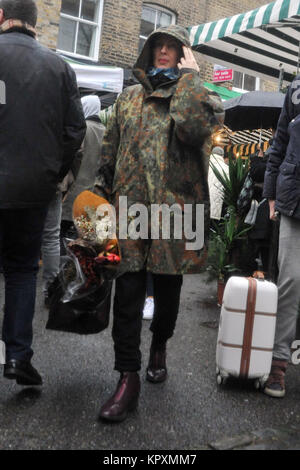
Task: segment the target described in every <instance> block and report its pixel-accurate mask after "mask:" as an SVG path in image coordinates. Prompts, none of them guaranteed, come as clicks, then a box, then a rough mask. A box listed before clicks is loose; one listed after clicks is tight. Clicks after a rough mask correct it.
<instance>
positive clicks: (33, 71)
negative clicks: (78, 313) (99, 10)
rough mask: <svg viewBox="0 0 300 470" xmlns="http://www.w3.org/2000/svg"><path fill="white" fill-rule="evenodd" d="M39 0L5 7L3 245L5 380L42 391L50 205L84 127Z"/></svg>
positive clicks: (1, 43)
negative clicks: (39, 295) (44, 246)
mask: <svg viewBox="0 0 300 470" xmlns="http://www.w3.org/2000/svg"><path fill="white" fill-rule="evenodd" d="M36 20H37V8H36V4H35V2H34V1H33V0H0V85H1V87H0V92H1V96H0V102H1V104H0V127H1V133H0V246H1V247H2V248H1V254H2V259H3V270H4V277H5V312H4V322H3V329H2V339H3V341H4V343H5V346H6V364H5V366H4V376H5V377H6V378H8V379H14V380H16V381H17V383H18V384H20V385H40V384H41V383H42V379H41V377H40V375H39V373H38V372H37V371H36V369H34V367H33V366H32V365H31V362H30V361H31V357H32V355H33V351H32V349H31V344H32V319H33V315H34V303H35V291H36V275H37V271H38V260H39V255H40V248H41V239H42V232H43V225H44V220H45V217H46V213H47V206H48V203H49V202H50V200H51V199H52V197H53V196H54V193H55V191H56V188H57V184H58V182H59V181H61V180H62V178H63V177H64V176H65V174H66V173H67V171H68V170H69V168H70V166H71V163H72V161H73V158H74V155H75V152H76V151H77V150H78V148H79V147H80V145H81V142H82V140H83V138H84V134H85V121H84V116H83V112H82V106H81V102H80V96H79V93H78V88H77V84H76V78H75V74H74V72H73V71H72V69H71V68H70V67H69V66H68V65H67V64H66V63H65V62H64V61H63V60H62V59H61V58H60V57H58V56H57V55H56V54H55V53H53V52H51V51H50V50H48V49H47V48H45V47H43V46H41V45H40V44H39V43H38V42H37V41H36V40H35V29H34V28H35V25H36Z"/></svg>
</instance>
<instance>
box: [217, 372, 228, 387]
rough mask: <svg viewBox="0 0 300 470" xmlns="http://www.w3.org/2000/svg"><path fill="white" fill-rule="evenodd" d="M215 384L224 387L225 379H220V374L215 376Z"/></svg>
mask: <svg viewBox="0 0 300 470" xmlns="http://www.w3.org/2000/svg"><path fill="white" fill-rule="evenodd" d="M216 378H217V384H218V385H224V384H225V382H226V377H222V375H221V374H217V377H216Z"/></svg>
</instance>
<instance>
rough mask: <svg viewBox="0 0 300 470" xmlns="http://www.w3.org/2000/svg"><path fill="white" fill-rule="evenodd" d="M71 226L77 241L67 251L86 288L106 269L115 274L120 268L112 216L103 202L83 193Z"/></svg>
mask: <svg viewBox="0 0 300 470" xmlns="http://www.w3.org/2000/svg"><path fill="white" fill-rule="evenodd" d="M73 222H74V225H75V227H76V229H77V232H78V235H79V238H78V239H77V240H74V241H71V242H69V243H68V248H69V250H71V251H72V252H73V254H74V255H75V256H76V258H77V259H78V261H79V264H80V267H81V269H82V271H83V274H84V275H85V277H86V283H85V285H86V287H88V286H89V285H90V284H97V281H98V280H99V278H101V277H102V276H105V273H107V269H111V270H114V271H116V268H117V267H118V265H119V264H120V261H121V254H120V248H119V244H118V240H117V238H116V234H115V214H114V211H113V208H112V206H111V205H110V204H109V203H108V201H107V200H106V199H104V198H102V197H100V196H97V195H96V194H94V193H92V192H90V191H83V192H82V193H80V194H79V195H78V196H77V198H76V199H75V201H74V204H73ZM112 276H114V275H113V274H112ZM110 277H111V276H110Z"/></svg>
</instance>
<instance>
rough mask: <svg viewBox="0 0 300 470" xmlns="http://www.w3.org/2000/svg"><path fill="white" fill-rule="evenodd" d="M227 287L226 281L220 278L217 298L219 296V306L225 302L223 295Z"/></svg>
mask: <svg viewBox="0 0 300 470" xmlns="http://www.w3.org/2000/svg"><path fill="white" fill-rule="evenodd" d="M224 289H225V282H224V281H222V280H220V279H219V280H218V290H217V298H218V306H219V307H221V305H222V302H223V295H224Z"/></svg>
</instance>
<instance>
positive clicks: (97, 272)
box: [46, 191, 121, 334]
mask: <svg viewBox="0 0 300 470" xmlns="http://www.w3.org/2000/svg"><path fill="white" fill-rule="evenodd" d="M73 220H74V224H75V226H76V229H77V231H78V235H79V238H78V239H76V240H70V239H65V240H64V242H65V246H66V252H67V256H65V257H64V260H62V263H61V268H60V272H59V274H58V276H57V277H56V279H55V280H54V282H53V283H52V285H51V286H50V287H49V298H50V309H49V319H48V322H47V325H46V328H48V329H52V330H59V331H69V332H73V333H80V334H90V333H97V332H100V331H102V330H103V329H104V328H106V327H107V325H108V320H109V311H110V299H111V295H110V293H111V286H112V280H113V279H114V277H116V275H117V269H116V268H117V267H118V265H119V263H120V261H121V255H120V249H119V244H118V240H117V238H116V235H115V229H114V226H115V220H114V211H113V208H112V207H111V206H110V205H109V204H108V202H107V201H106V200H105V199H103V198H100V197H99V196H97V195H95V194H93V193H92V192H90V191H83V192H82V193H81V194H79V196H78V197H77V198H76V199H75V201H74V204H73Z"/></svg>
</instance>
